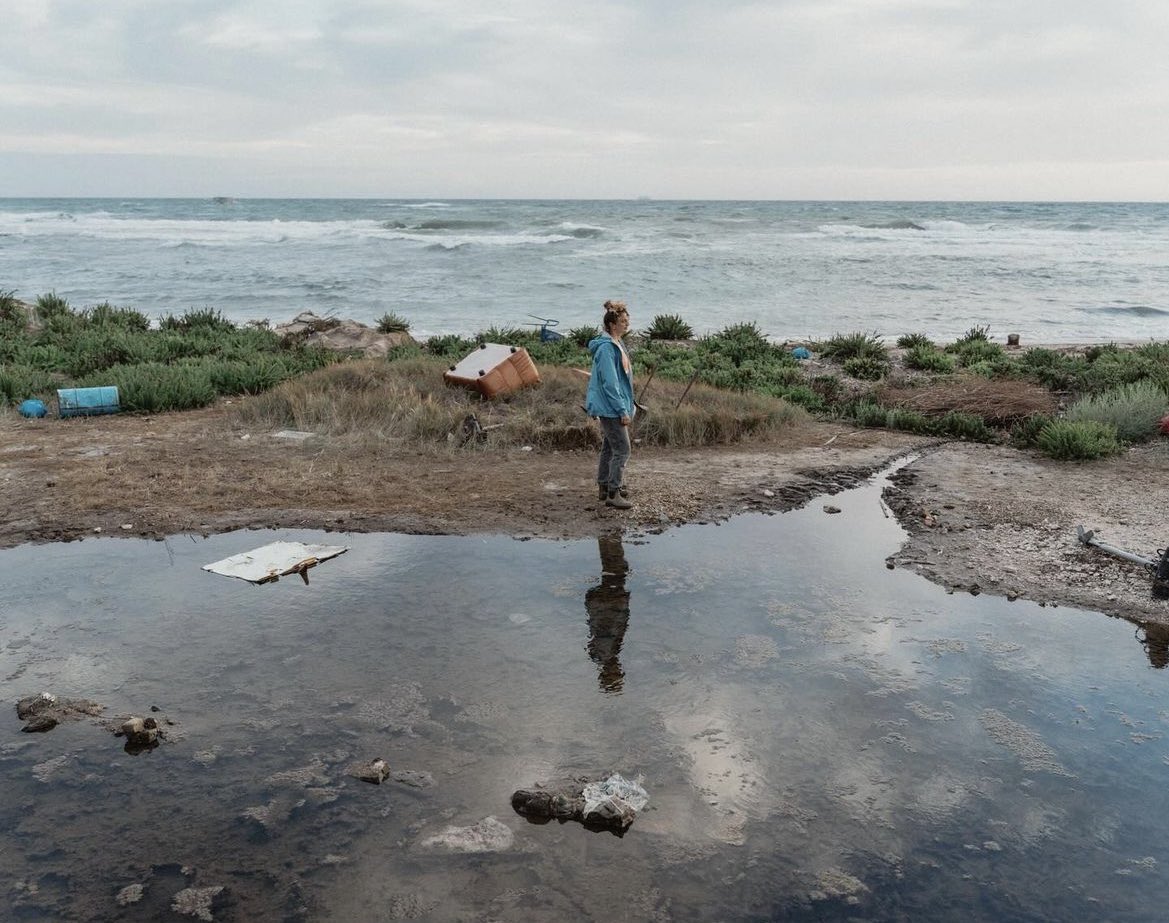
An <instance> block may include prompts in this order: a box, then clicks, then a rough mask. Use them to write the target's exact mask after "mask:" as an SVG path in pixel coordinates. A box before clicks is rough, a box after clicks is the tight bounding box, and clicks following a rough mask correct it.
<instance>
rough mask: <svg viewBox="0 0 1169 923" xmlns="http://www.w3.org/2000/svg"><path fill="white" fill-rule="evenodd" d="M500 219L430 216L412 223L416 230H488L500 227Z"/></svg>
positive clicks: (501, 224) (501, 223)
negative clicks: (428, 218) (429, 218)
mask: <svg viewBox="0 0 1169 923" xmlns="http://www.w3.org/2000/svg"><path fill="white" fill-rule="evenodd" d="M502 226H503V222H502V221H490V220H475V219H470V218H432V219H431V220H429V221H420V222H419V223H418V224H415V225H412V229H413V230H416V231H489V230H491V229H492V228H498V227H502Z"/></svg>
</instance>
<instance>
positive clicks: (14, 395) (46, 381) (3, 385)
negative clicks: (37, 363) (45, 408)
mask: <svg viewBox="0 0 1169 923" xmlns="http://www.w3.org/2000/svg"><path fill="white" fill-rule="evenodd" d="M54 387H55V383H54V381H53V376H52V375H50V374H49V373H48V372H46V371H44V370H43V369H38V368H35V367H34V366H30V365H15V364H12V365H8V364H5V365H0V398H2V399H3V400H2V402H3V403H8V404H19V403H20V402H21V401H23V400H27V399H28V398H30V397H42V398H43V397H48V396H49V395H51V394H52V393H53V390H54Z"/></svg>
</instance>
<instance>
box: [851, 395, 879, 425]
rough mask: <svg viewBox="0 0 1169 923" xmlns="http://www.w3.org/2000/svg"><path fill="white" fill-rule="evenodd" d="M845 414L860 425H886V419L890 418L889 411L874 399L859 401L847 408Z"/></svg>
mask: <svg viewBox="0 0 1169 923" xmlns="http://www.w3.org/2000/svg"><path fill="white" fill-rule="evenodd" d="M844 416H845V417H847V418H849V419H851V420H853V421H854V422H855V423H856V424H857V425H858V426H872V427H875V426H884V425H885V420H886V419H887V418H888V411H887V410H886V409H885V408H884V407H882V406H881V405H880V404H874V403H873V402H872V401H858V402H856V403H855V404H852V405H851V406H849V407H846V408H845V411H844Z"/></svg>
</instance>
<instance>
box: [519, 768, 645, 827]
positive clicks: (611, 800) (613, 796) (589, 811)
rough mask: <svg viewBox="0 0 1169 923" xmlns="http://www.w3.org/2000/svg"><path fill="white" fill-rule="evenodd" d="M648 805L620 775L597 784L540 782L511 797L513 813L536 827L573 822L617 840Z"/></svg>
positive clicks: (633, 784)
mask: <svg viewBox="0 0 1169 923" xmlns="http://www.w3.org/2000/svg"><path fill="white" fill-rule="evenodd" d="M648 802H649V796H648V795H647V794H646V793H645V789H644V788H642V787H641V785H640V783H639V782H630V781H628V780H626V779H624V778H622V777H621V775H620V774H619V773H613V774H612V775H610V776H608V777H607V778H605V779H603V780H600V781H591V780H589V779H588V778H587V777H584V776H577V777H569V778H565V779H556V780H553V781H551V782H541V783H537V785H536V786H535V788H531V789H523V788H521V789H517V790H516V791H515V792H513V793H512V796H511V806H512V809H513V810H514V811H515V812H516V813H517V814H519V815H521V816H523V817H526V818H528V819H529V820H532V821H534V822H536V823H541V822H547V821H549V820H558V821H560V822H561V823H564V822H566V821H570V820H575V821H578V822H579V823H581V824H583V825H584V826H586V827H590V828H593V829H599V830H609V831H611V832H613V833H615V834H617V835H618V836H622V835H624V833H625V831H626V830H628V829H629V825H630V824H632V823H633V821H634V818H636V817H637V812H638V811H640V810H641V809H642V808H644V807H645V805H646V804H647V803H648Z"/></svg>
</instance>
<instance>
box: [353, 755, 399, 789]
mask: <svg viewBox="0 0 1169 923" xmlns="http://www.w3.org/2000/svg"><path fill="white" fill-rule="evenodd" d="M350 773H351V774H352V775H353V776H354V777H356V778H358V779H360V780H361V781H362V782H369V783H371V784H373V785H381V784H382V782H384V781H385V780H386V779H387V778H389V775H390V767H389V766H387V765H386V761H385V760H383V759H376V760H371V761H370V762H368V763H359V764H358V765H356V766H353V767H352V768H351V769H350Z"/></svg>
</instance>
